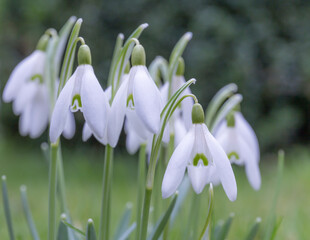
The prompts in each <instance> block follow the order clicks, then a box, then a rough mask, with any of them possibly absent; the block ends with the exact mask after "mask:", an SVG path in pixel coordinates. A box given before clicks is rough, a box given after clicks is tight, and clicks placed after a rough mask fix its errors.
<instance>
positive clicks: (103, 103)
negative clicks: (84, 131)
mask: <svg viewBox="0 0 310 240" xmlns="http://www.w3.org/2000/svg"><path fill="white" fill-rule="evenodd" d="M78 68H84V75H83V77H82V85H81V102H82V109H83V116H84V118H85V120H86V122H87V124H88V126H89V127H90V129H91V130H92V132H94V133H95V134H96V136H98V137H99V138H103V137H104V132H105V129H106V125H107V121H108V104H109V103H108V100H107V98H106V95H105V93H104V91H103V90H102V88H101V86H100V84H99V82H98V80H97V78H96V76H95V74H94V71H93V67H92V66H91V65H80V66H79V67H78Z"/></svg>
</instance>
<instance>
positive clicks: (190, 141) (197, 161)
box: [162, 103, 237, 201]
mask: <svg viewBox="0 0 310 240" xmlns="http://www.w3.org/2000/svg"><path fill="white" fill-rule="evenodd" d="M192 122H193V125H192V127H191V129H190V130H189V132H188V133H187V134H186V136H185V137H184V139H183V140H182V141H181V142H180V144H179V145H178V146H177V148H176V149H175V151H174V152H173V154H172V156H171V159H170V161H169V163H168V166H167V169H166V172H165V175H164V179H163V183H162V196H163V198H167V197H169V196H171V195H172V194H173V193H175V191H176V190H177V188H178V186H179V185H180V183H181V181H182V179H183V176H184V173H185V170H186V168H187V171H188V175H189V179H190V181H191V184H192V186H193V189H194V191H195V192H196V193H197V194H199V193H201V192H202V190H203V188H204V187H205V185H206V184H207V183H210V182H213V179H215V178H219V179H220V181H221V183H222V186H223V188H224V191H225V192H226V195H227V197H228V198H229V200H231V201H234V200H236V198H237V185H236V180H235V176H234V173H233V170H232V167H231V164H230V162H229V159H228V158H227V155H226V153H225V152H224V150H223V149H222V147H221V146H220V144H219V143H218V142H217V141H216V140H215V138H214V137H213V136H212V135H211V133H210V132H209V130H208V128H207V126H206V125H205V124H204V112H203V109H202V107H201V105H200V104H198V103H196V104H194V106H193V108H192Z"/></svg>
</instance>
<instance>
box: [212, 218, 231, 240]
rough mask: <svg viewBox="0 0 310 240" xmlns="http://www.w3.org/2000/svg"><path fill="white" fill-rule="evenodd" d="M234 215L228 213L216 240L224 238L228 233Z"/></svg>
mask: <svg viewBox="0 0 310 240" xmlns="http://www.w3.org/2000/svg"><path fill="white" fill-rule="evenodd" d="M234 217H235V214H234V213H231V214H230V215H229V217H228V218H227V220H226V221H225V223H224V225H223V226H222V228H221V230H220V232H219V234H218V236H217V238H216V240H224V239H226V237H227V235H228V233H229V230H230V227H231V224H232V221H233V219H234Z"/></svg>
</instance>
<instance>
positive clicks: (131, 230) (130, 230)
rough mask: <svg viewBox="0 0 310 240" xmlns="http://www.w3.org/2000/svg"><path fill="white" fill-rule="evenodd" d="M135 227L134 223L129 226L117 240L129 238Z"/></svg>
mask: <svg viewBox="0 0 310 240" xmlns="http://www.w3.org/2000/svg"><path fill="white" fill-rule="evenodd" d="M136 226H137V224H136V222H134V223H133V224H131V226H130V227H129V228H128V229H127V230H126V231H125V232H124V233H123V234H122V236H120V238H119V239H118V240H126V239H127V238H129V236H130V234H131V233H132V232H133V230H135V228H136Z"/></svg>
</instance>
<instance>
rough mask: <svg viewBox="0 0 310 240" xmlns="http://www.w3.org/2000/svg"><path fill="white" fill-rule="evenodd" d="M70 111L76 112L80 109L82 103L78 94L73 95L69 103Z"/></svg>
mask: <svg viewBox="0 0 310 240" xmlns="http://www.w3.org/2000/svg"><path fill="white" fill-rule="evenodd" d="M71 106H72V107H71V111H73V112H76V111H78V110H79V109H81V108H82V101H81V96H80V94H75V95H74V96H73V98H72V102H71Z"/></svg>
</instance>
